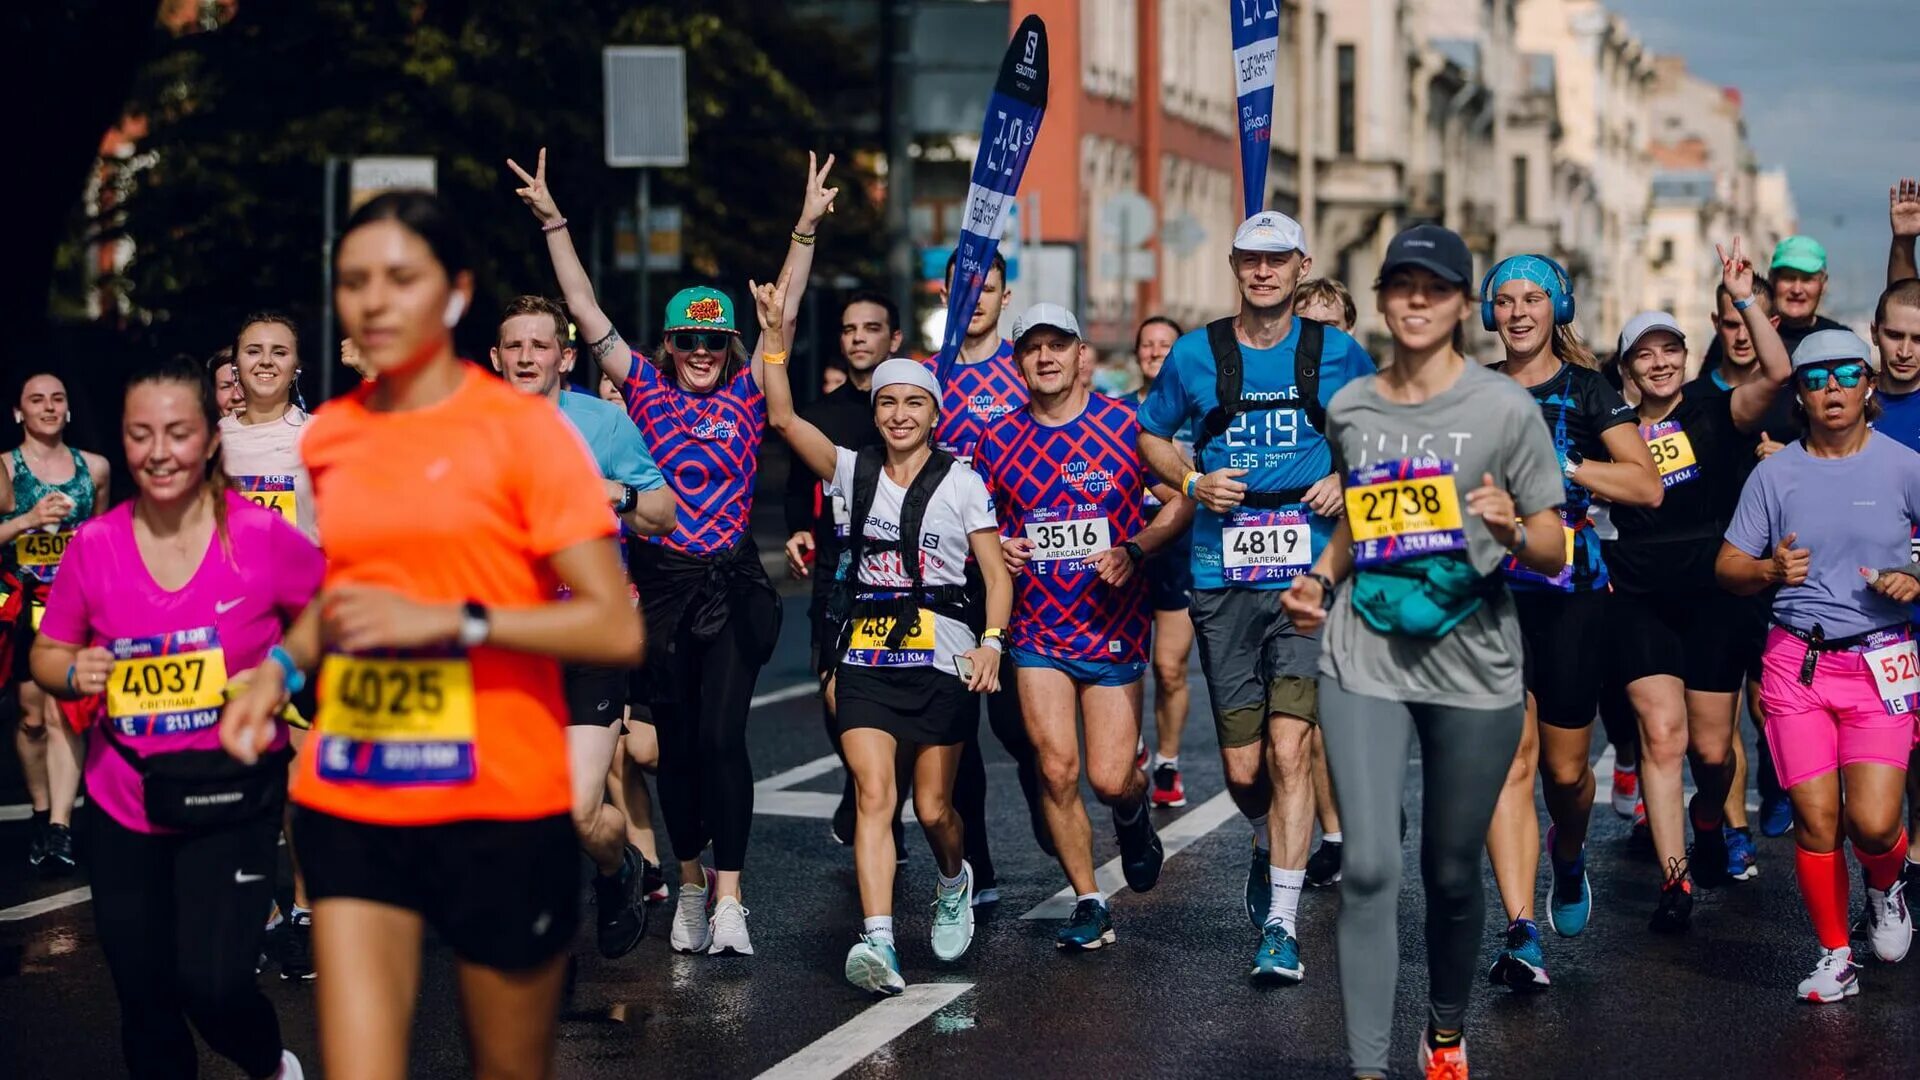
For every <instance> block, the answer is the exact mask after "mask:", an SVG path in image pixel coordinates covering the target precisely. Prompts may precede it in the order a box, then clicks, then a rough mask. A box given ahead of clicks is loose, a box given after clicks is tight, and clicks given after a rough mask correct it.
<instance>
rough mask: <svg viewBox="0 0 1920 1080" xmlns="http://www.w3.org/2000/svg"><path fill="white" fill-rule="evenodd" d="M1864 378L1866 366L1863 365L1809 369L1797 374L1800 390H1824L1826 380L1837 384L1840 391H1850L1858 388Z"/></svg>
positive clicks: (1841, 365)
mask: <svg viewBox="0 0 1920 1080" xmlns="http://www.w3.org/2000/svg"><path fill="white" fill-rule="evenodd" d="M1866 377H1867V365H1865V364H1840V365H1838V366H1836V367H1830V368H1828V367H1810V368H1807V369H1805V370H1804V371H1801V372H1800V373H1799V379H1800V388H1801V389H1802V390H1825V389H1826V388H1827V380H1828V379H1832V380H1833V381H1834V382H1837V383H1839V384H1840V386H1841V388H1842V389H1846V390H1851V389H1853V388H1854V387H1856V386H1859V385H1860V380H1861V379H1864V378H1866Z"/></svg>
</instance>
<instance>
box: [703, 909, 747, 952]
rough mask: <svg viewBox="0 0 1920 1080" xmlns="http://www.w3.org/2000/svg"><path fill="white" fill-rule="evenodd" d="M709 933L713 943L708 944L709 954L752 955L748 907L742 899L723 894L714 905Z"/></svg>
mask: <svg viewBox="0 0 1920 1080" xmlns="http://www.w3.org/2000/svg"><path fill="white" fill-rule="evenodd" d="M709 925H710V926H711V927H712V931H711V933H710V934H709V935H708V936H709V937H710V938H711V939H712V941H713V944H711V945H709V946H707V955H709V956H752V955H753V939H752V938H750V937H748V936H747V909H746V908H744V907H741V906H740V901H738V900H735V899H734V898H733V897H731V896H723V897H721V898H720V903H719V904H717V905H715V906H714V909H713V919H712V920H711V922H710V924H709Z"/></svg>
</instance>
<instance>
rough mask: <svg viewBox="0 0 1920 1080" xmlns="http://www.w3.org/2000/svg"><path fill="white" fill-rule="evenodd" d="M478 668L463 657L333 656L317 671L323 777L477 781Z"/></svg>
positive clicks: (411, 781) (380, 781)
mask: <svg viewBox="0 0 1920 1080" xmlns="http://www.w3.org/2000/svg"><path fill="white" fill-rule="evenodd" d="M474 726H475V720H474V698H473V664H472V662H471V661H470V660H468V658H467V655H466V653H465V652H464V651H463V650H459V649H454V650H450V651H446V652H438V653H405V654H386V655H378V654H368V655H357V654H347V653H331V654H329V655H328V656H327V658H326V660H325V661H324V662H323V663H322V664H321V665H320V715H319V717H318V719H317V720H316V722H315V724H314V729H315V731H316V732H317V733H318V734H319V737H320V746H319V750H318V763H319V772H320V776H321V777H322V778H323V779H327V780H357V781H361V782H364V783H370V784H382V785H405V784H447V783H462V782H465V781H469V780H472V779H473V776H474V745H473V742H474Z"/></svg>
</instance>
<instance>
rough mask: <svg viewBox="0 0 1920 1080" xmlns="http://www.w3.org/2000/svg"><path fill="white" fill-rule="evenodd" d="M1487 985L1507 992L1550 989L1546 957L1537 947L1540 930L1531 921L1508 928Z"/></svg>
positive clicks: (1512, 923) (1515, 922) (1519, 920)
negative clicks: (1505, 938)
mask: <svg viewBox="0 0 1920 1080" xmlns="http://www.w3.org/2000/svg"><path fill="white" fill-rule="evenodd" d="M1487 982H1489V983H1491V984H1493V985H1494V986H1504V987H1506V988H1507V989H1509V990H1545V989H1546V988H1547V987H1548V986H1550V985H1552V983H1551V981H1550V980H1548V978H1547V954H1546V951H1545V950H1544V949H1542V948H1541V947H1540V928H1539V927H1538V926H1535V925H1534V923H1533V920H1532V919H1515V920H1513V921H1512V922H1510V923H1508V924H1507V944H1506V947H1505V948H1503V949H1501V950H1500V955H1499V956H1496V957H1494V958H1493V966H1492V967H1491V968H1488V969H1487Z"/></svg>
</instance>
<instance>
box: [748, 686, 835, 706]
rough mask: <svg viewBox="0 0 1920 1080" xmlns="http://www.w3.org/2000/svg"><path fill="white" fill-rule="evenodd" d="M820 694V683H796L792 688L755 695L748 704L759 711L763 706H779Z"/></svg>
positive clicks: (782, 688) (787, 687) (785, 687)
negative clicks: (781, 703) (786, 702)
mask: <svg viewBox="0 0 1920 1080" xmlns="http://www.w3.org/2000/svg"><path fill="white" fill-rule="evenodd" d="M819 692H820V684H819V683H810V682H803V683H794V684H793V685H792V686H783V687H781V688H780V689H778V690H769V691H767V692H766V693H764V694H755V695H754V698H753V700H752V701H750V702H748V703H747V704H748V706H749V707H751V708H755V709H757V708H759V707H760V706H762V705H777V704H779V703H780V702H782V701H792V700H793V699H794V698H797V697H806V696H807V695H808V694H817V693H819Z"/></svg>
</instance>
